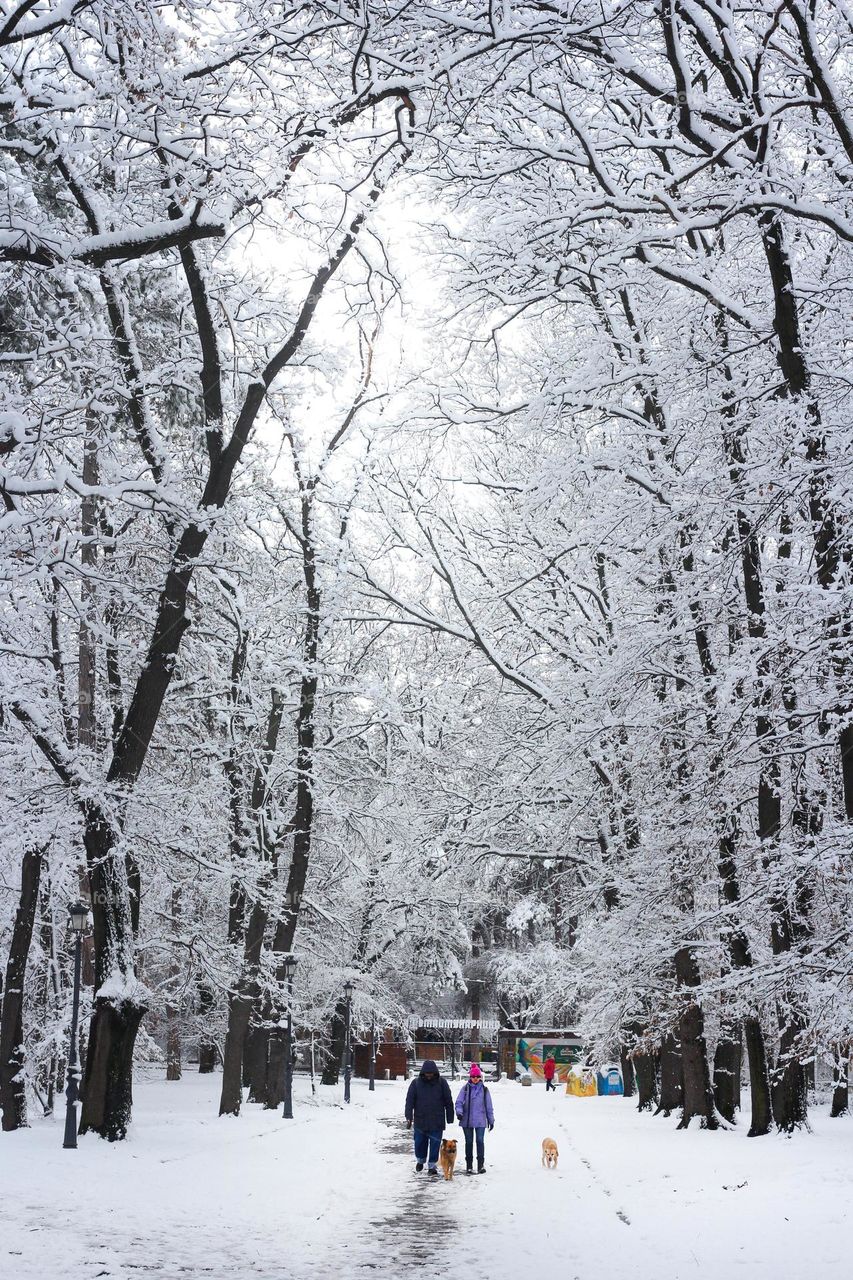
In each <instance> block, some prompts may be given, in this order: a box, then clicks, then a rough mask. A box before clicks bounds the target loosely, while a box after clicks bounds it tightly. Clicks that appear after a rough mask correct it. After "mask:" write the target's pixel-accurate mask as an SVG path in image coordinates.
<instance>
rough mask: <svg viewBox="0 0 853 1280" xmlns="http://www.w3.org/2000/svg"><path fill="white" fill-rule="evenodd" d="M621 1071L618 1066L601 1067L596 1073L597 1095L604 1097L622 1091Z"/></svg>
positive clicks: (623, 1088) (623, 1090)
mask: <svg viewBox="0 0 853 1280" xmlns="http://www.w3.org/2000/svg"><path fill="white" fill-rule="evenodd" d="M624 1092H625V1086H624V1085H623V1084H622V1072H621V1071H620V1070H619V1068H618V1067H615V1066H612V1067H602V1068H601V1070H600V1071H599V1073H598V1096H599V1097H606V1096H607V1095H608V1094H612V1093H624Z"/></svg>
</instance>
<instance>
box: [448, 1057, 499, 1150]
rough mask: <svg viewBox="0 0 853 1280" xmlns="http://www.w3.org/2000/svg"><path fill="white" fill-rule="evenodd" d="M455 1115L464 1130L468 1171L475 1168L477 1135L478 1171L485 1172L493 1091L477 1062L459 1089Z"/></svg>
mask: <svg viewBox="0 0 853 1280" xmlns="http://www.w3.org/2000/svg"><path fill="white" fill-rule="evenodd" d="M456 1118H457V1120H458V1121H459V1123H460V1124H461V1126H462V1130H463V1132H464V1134H465V1172H466V1173H473V1172H474V1138H475V1136H476V1138H477V1172H478V1173H485V1172H486V1151H485V1142H484V1135H485V1132H486V1129H488V1130H489V1132H490V1133H491V1131H492V1129H494V1127H495V1112H494V1108H493V1107H492V1095H491V1094H490V1093H489V1091H488V1089H487V1088H486V1086H485V1085H484V1084H483V1073H482V1071H481V1070H480V1068H479V1067H478V1066H477V1064H476V1062H472V1063H471V1070H470V1071H469V1072H468V1080H467V1082H466V1083H465V1084H463V1086H462V1088H461V1089H460V1090H459V1097H458V1098H457V1099H456Z"/></svg>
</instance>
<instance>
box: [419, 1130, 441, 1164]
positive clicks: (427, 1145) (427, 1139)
mask: <svg viewBox="0 0 853 1280" xmlns="http://www.w3.org/2000/svg"><path fill="white" fill-rule="evenodd" d="M440 1147H441V1129H437V1130H436V1131H435V1132H434V1133H425V1132H424V1130H423V1129H415V1159H416V1160H417V1162H418V1164H423V1162H424V1161H425V1160H426V1158H427V1152H429V1167H430V1168H431V1169H434V1168H435V1166H436V1165H437V1164H438V1152H439V1148H440Z"/></svg>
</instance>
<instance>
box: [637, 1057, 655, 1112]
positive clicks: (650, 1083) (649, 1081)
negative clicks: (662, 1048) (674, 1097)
mask: <svg viewBox="0 0 853 1280" xmlns="http://www.w3.org/2000/svg"><path fill="white" fill-rule="evenodd" d="M633 1058H634V1074H635V1076H636V1080H637V1110H638V1111H651V1110H653V1108H654V1107H655V1105H656V1103H657V1100H658V1073H657V1063H656V1062H655V1057H654V1054H651V1053H644V1052H643V1051H642V1050H640V1051H638V1050H636V1049H635V1050H634V1054H633Z"/></svg>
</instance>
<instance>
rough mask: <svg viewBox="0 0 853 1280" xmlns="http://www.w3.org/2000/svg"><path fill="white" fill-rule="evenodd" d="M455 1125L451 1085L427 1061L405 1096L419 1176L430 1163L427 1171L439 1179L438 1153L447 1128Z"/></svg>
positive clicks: (407, 1120) (431, 1062)
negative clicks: (413, 1137)
mask: <svg viewBox="0 0 853 1280" xmlns="http://www.w3.org/2000/svg"><path fill="white" fill-rule="evenodd" d="M445 1123H446V1124H453V1095H452V1094H451V1092H450V1085H449V1084H448V1083H447V1081H446V1080H445V1079H444V1078H443V1077H442V1076H440V1075H439V1074H438V1067H437V1066H436V1065H435V1063H434V1062H433V1061H432V1059H430V1058H427V1060H426V1061H425V1062H424V1065H423V1066H422V1067H421V1071H420V1075H418V1076H415V1078H414V1080H413V1081H412V1083H411V1084H410V1085H409V1092H408V1093H407V1094H406V1127H407V1128H408V1129H411V1127H412V1125H413V1124H414V1127H415V1168H416V1169H417V1171H418V1173H420V1171H421V1169H423V1167H424V1161H425V1160H428V1171H429V1172H430V1173H431V1174H432V1175H433V1176H434V1177H437V1176H438V1151H439V1147H440V1146H441V1135H442V1134H443V1133H444V1126H445Z"/></svg>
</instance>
